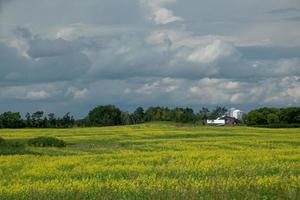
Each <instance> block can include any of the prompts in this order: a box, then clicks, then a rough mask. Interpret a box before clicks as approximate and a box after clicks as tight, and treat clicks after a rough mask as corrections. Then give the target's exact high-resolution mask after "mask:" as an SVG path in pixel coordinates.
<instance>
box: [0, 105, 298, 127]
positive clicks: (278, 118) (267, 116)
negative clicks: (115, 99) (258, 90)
mask: <svg viewBox="0 0 300 200" xmlns="http://www.w3.org/2000/svg"><path fill="white" fill-rule="evenodd" d="M226 113H227V109H226V108H225V107H222V106H217V107H215V108H214V109H212V110H209V109H208V108H205V107H203V108H202V109H200V110H199V111H198V112H195V111H194V110H193V109H192V108H172V109H171V108H168V107H160V106H157V107H149V108H148V109H147V110H144V109H143V108H142V107H138V108H136V109H135V110H134V111H133V112H125V111H122V110H120V109H119V108H117V107H116V106H114V105H101V106H97V107H95V108H94V109H92V110H91V111H90V112H89V113H88V115H87V116H86V117H85V118H83V119H80V120H75V119H74V117H73V116H72V115H71V114H70V113H66V114H65V115H64V116H63V117H57V116H56V115H55V114H54V113H49V114H46V113H45V112H43V111H37V112H34V113H32V114H30V113H27V114H26V115H25V117H23V118H22V117H21V114H20V113H19V112H4V113H2V114H0V128H71V127H92V126H114V125H130V124H139V123H144V122H151V121H170V122H178V123H199V124H205V123H206V120H207V119H216V118H218V117H220V116H222V115H225V114H226ZM245 123H246V124H247V125H249V126H266V127H276V126H278V127H279V126H283V125H285V126H298V125H299V126H300V107H288V108H259V109H255V110H252V111H250V112H249V113H248V114H247V115H246V116H245Z"/></svg>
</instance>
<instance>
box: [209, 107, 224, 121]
mask: <svg viewBox="0 0 300 200" xmlns="http://www.w3.org/2000/svg"><path fill="white" fill-rule="evenodd" d="M226 112H227V109H226V108H225V107H221V106H217V107H216V108H215V109H214V110H213V111H212V112H211V114H210V116H209V117H210V118H211V119H216V118H218V117H221V116H222V115H225V113H226Z"/></svg>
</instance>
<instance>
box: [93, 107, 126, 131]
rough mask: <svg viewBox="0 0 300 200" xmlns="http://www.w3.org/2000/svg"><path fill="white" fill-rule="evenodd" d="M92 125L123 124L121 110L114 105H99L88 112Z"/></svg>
mask: <svg viewBox="0 0 300 200" xmlns="http://www.w3.org/2000/svg"><path fill="white" fill-rule="evenodd" d="M88 120H89V123H90V124H91V125H92V126H113V125H120V124H121V110H120V109H119V108H116V107H115V106H113V105H105V106H98V107H96V108H94V109H93V110H92V111H90V112H89V114H88Z"/></svg>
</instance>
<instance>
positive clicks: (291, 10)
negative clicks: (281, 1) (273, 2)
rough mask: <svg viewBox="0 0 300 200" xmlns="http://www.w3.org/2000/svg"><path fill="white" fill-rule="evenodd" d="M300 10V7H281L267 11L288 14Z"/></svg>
mask: <svg viewBox="0 0 300 200" xmlns="http://www.w3.org/2000/svg"><path fill="white" fill-rule="evenodd" d="M295 12H300V9H298V8H294V7H289V8H279V9H273V10H270V11H267V13H268V14H287V13H295Z"/></svg>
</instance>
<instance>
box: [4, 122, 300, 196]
mask: <svg viewBox="0 0 300 200" xmlns="http://www.w3.org/2000/svg"><path fill="white" fill-rule="evenodd" d="M0 136H1V137H3V138H4V139H6V140H12V141H19V142H26V140H28V139H31V138H34V137H37V136H54V137H57V138H59V139H63V140H64V141H66V142H67V146H66V147H65V148H53V147H51V148H50V147H47V148H42V147H29V146H26V150H24V151H23V152H19V153H18V154H14V155H0V199H1V200H4V199H18V200H22V199H24V200H27V199H28V200H29V199H30V200H31V199H45V200H46V199H47V200H48V199H53V200H56V199H70V200H73V199H187V200H190V199H264V200H266V199H272V200H273V199H300V129H260V128H249V127H206V126H192V125H176V124H172V123H158V122H157V123H149V124H142V125H133V126H119V127H103V128H73V129H19V130H18V129H13V130H9V129H3V130H1V129H0Z"/></svg>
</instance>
